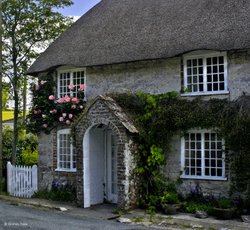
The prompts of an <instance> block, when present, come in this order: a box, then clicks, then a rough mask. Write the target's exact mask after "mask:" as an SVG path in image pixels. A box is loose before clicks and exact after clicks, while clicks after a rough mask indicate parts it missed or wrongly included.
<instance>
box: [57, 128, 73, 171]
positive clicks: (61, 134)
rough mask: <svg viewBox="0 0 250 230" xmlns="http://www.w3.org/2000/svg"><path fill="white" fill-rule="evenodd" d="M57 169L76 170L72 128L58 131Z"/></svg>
mask: <svg viewBox="0 0 250 230" xmlns="http://www.w3.org/2000/svg"><path fill="white" fill-rule="evenodd" d="M57 171H76V153H75V149H74V146H73V144H72V139H71V135H70V129H62V130H59V131H58V132H57Z"/></svg>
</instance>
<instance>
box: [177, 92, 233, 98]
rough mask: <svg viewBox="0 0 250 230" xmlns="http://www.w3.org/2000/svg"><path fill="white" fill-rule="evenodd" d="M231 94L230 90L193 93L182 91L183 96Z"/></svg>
mask: <svg viewBox="0 0 250 230" xmlns="http://www.w3.org/2000/svg"><path fill="white" fill-rule="evenodd" d="M227 94H229V91H228V90H225V91H216V92H192V93H182V94H181V96H182V97H190V96H209V95H227Z"/></svg>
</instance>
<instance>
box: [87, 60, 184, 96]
mask: <svg viewBox="0 0 250 230" xmlns="http://www.w3.org/2000/svg"><path fill="white" fill-rule="evenodd" d="M180 65H181V59H180V58H172V59H168V60H156V61H143V62H135V63H126V64H116V65H107V66H101V67H89V68H87V98H92V97H96V96H98V95H100V94H106V93H111V92H118V93H122V92H128V91H129V92H138V91H141V92H147V93H151V94H160V93H165V92H167V91H173V90H176V91H180V87H181V79H180Z"/></svg>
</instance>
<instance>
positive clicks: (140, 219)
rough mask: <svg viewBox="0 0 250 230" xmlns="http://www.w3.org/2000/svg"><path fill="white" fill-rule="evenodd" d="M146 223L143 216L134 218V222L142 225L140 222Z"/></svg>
mask: <svg viewBox="0 0 250 230" xmlns="http://www.w3.org/2000/svg"><path fill="white" fill-rule="evenodd" d="M143 221H144V218H143V217H142V216H137V217H135V218H134V222H135V223H140V222H143Z"/></svg>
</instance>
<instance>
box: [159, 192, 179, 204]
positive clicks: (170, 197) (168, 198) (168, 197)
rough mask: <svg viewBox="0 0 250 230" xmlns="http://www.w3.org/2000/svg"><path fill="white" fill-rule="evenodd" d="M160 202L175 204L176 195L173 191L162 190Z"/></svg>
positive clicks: (177, 200) (176, 201)
mask: <svg viewBox="0 0 250 230" xmlns="http://www.w3.org/2000/svg"><path fill="white" fill-rule="evenodd" d="M160 200H161V203H165V204H176V203H178V202H179V199H178V195H177V193H175V192H164V194H163V196H161V197H160Z"/></svg>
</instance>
